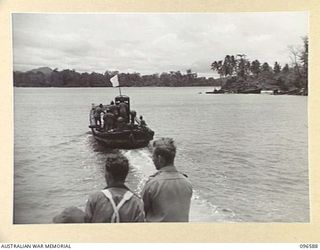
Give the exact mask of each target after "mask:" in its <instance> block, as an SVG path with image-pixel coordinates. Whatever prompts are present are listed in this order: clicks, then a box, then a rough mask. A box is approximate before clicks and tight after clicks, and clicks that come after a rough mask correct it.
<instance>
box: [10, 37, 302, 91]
mask: <svg viewBox="0 0 320 250" xmlns="http://www.w3.org/2000/svg"><path fill="white" fill-rule="evenodd" d="M302 40H303V45H302V46H301V48H295V47H292V46H291V47H289V51H290V59H291V64H290V65H289V64H285V65H284V66H283V67H282V66H281V65H280V64H279V63H278V62H274V65H272V66H270V65H269V64H268V63H267V62H264V63H261V62H260V61H259V60H257V59H256V60H253V61H250V60H249V59H247V58H246V55H245V54H236V55H226V56H225V58H224V59H223V60H219V61H214V62H212V64H211V65H209V66H210V67H211V69H212V70H213V71H214V72H215V73H217V74H219V76H220V77H219V78H217V79H214V78H213V77H210V78H205V77H199V76H198V74H197V73H195V72H193V71H192V70H191V69H187V70H186V73H181V72H180V71H170V72H169V73H168V72H163V73H161V74H159V73H156V74H151V75H141V74H140V73H121V72H118V71H109V70H107V71H106V72H105V73H104V74H101V73H96V72H92V73H87V72H84V73H79V72H76V71H75V70H74V69H72V70H70V69H63V70H60V71H59V70H58V69H57V68H55V69H53V70H52V69H51V68H49V67H41V68H37V69H33V70H30V71H27V72H21V71H14V72H13V82H14V86H15V87H112V84H111V82H110V79H111V78H112V77H113V76H114V75H116V74H118V78H119V84H120V86H121V87H151V86H155V87H189V86H190V87H191V86H212V87H213V88H214V87H215V86H216V87H217V86H220V87H221V90H220V92H216V91H214V93H246V92H250V91H255V90H259V89H260V90H269V91H272V92H273V93H278V94H295V95H308V38H307V37H304V38H302Z"/></svg>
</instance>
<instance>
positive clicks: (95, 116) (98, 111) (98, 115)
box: [94, 104, 104, 127]
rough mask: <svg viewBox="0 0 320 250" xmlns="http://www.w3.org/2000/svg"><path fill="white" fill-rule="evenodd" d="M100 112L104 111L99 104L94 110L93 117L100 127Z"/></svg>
mask: <svg viewBox="0 0 320 250" xmlns="http://www.w3.org/2000/svg"><path fill="white" fill-rule="evenodd" d="M101 113H104V111H103V105H102V104H100V105H99V106H98V107H97V108H96V110H95V112H94V119H95V121H96V125H98V126H99V127H101Z"/></svg>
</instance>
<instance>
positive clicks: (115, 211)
mask: <svg viewBox="0 0 320 250" xmlns="http://www.w3.org/2000/svg"><path fill="white" fill-rule="evenodd" d="M102 193H103V194H104V195H105V196H106V197H107V198H108V200H109V201H110V203H111V205H112V208H113V215H112V217H111V223H119V222H120V215H119V210H120V208H121V207H122V206H123V204H124V203H125V202H126V201H128V200H130V199H131V198H132V196H133V193H132V192H130V191H127V192H125V194H124V195H123V197H122V199H121V201H120V202H119V203H118V205H116V203H115V202H114V200H113V198H112V194H111V192H110V191H109V190H108V189H104V190H102Z"/></svg>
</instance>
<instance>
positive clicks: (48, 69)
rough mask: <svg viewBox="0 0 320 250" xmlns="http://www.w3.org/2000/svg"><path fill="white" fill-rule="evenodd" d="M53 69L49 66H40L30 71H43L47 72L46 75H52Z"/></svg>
mask: <svg viewBox="0 0 320 250" xmlns="http://www.w3.org/2000/svg"><path fill="white" fill-rule="evenodd" d="M52 71H53V70H52V69H51V68H49V67H40V68H37V69H32V70H29V71H28V72H33V73H37V72H41V73H43V74H45V75H46V76H50V75H51V73H52Z"/></svg>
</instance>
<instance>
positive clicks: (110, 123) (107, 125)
mask: <svg viewBox="0 0 320 250" xmlns="http://www.w3.org/2000/svg"><path fill="white" fill-rule="evenodd" d="M103 128H104V129H105V130H107V131H109V130H111V129H113V128H114V114H112V113H111V112H110V110H109V109H107V113H105V114H104V116H103Z"/></svg>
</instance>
